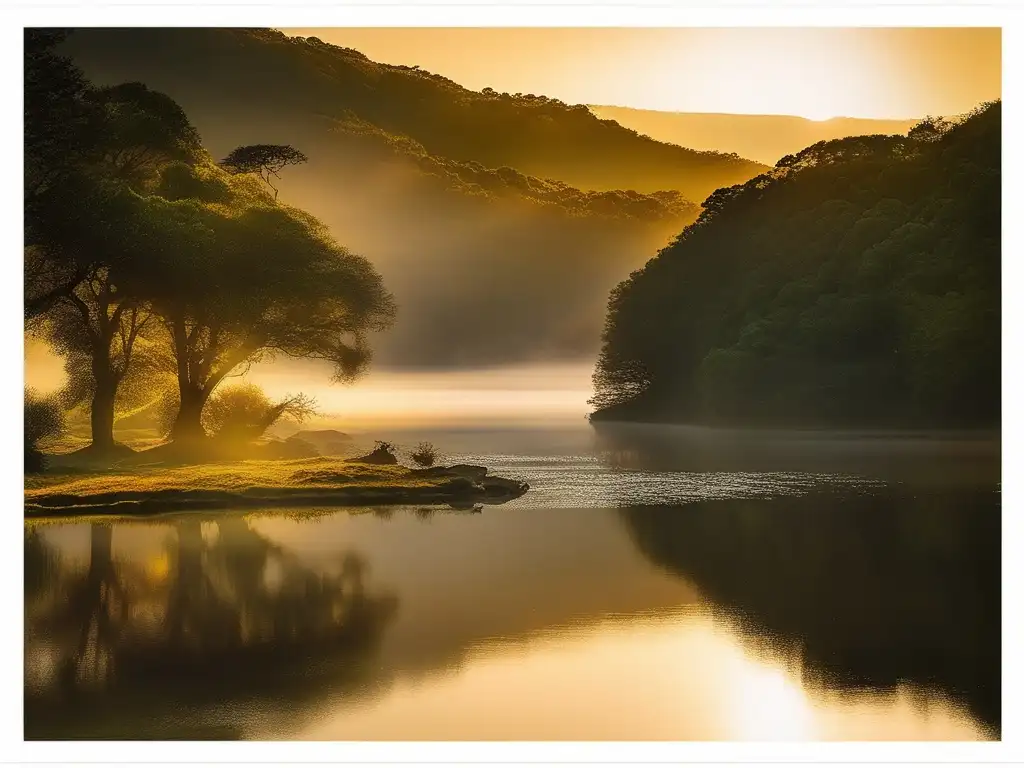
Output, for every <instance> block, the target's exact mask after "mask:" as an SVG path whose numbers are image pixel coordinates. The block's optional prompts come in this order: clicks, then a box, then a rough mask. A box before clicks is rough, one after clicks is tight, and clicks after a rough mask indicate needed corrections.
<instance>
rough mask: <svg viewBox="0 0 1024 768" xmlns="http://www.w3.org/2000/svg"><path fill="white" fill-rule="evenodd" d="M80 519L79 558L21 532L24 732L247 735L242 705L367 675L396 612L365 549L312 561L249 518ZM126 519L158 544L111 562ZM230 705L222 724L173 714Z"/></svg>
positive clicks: (292, 698) (288, 698)
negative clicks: (369, 575) (375, 581)
mask: <svg viewBox="0 0 1024 768" xmlns="http://www.w3.org/2000/svg"><path fill="white" fill-rule="evenodd" d="M76 527H77V528H80V529H81V528H83V527H84V528H87V531H88V553H87V555H86V556H85V557H84V562H82V560H81V559H79V558H75V557H69V556H66V555H65V552H64V551H63V550H65V549H67V550H72V549H73V547H71V546H68V545H65V546H64V547H62V548H58V550H57V551H56V552H53V551H50V545H49V544H47V543H46V541H45V538H44V536H43V535H41V532H40V531H39V530H37V529H32V530H29V531H28V532H27V533H26V538H25V547H26V606H25V611H26V616H25V619H26V622H25V624H26V650H25V666H26V691H25V695H26V700H25V726H26V728H25V730H26V737H27V738H82V737H85V738H90V737H92V738H96V737H99V738H103V737H109V738H181V737H185V738H196V737H203V736H215V737H231V736H238V735H240V734H241V732H243V730H244V728H243V722H244V717H241V715H244V713H245V711H246V706H247V705H246V699H247V698H251V697H267V696H270V697H273V698H274V699H275V700H276V701H277V702H278V704H279V705H281V706H295V705H296V702H301V701H303V700H305V699H307V698H309V697H315V696H316V695H319V694H320V693H321V692H322V690H323V687H324V684H325V682H326V681H329V682H330V683H331V684H338V682H339V680H340V681H342V682H345V681H349V682H356V681H358V679H359V674H360V671H361V670H362V669H363V668H365V666H366V663H367V661H368V659H369V657H371V656H372V654H373V652H374V649H375V648H376V646H377V644H378V642H379V638H380V636H381V633H382V631H383V629H384V627H385V626H386V624H387V622H388V621H389V620H390V619H391V617H392V616H393V614H394V612H395V609H396V606H397V601H396V598H395V597H394V596H393V595H390V594H387V593H378V592H375V591H373V590H370V589H368V588H367V585H366V564H365V563H364V561H363V560H362V559H361V558H360V557H359V555H358V554H357V553H355V552H351V551H341V552H339V554H338V556H337V558H335V562H334V563H333V566H334V567H333V568H331V567H328V568H325V569H317V570H313V569H311V568H308V567H307V566H306V565H305V564H304V563H303V562H302V561H301V560H300V559H299V558H297V557H295V556H294V554H292V553H290V552H288V551H287V550H285V549H283V548H281V547H279V546H277V545H275V544H274V543H273V542H271V541H269V540H267V539H266V538H264V537H262V536H260V535H259V534H258V533H256V532H255V531H254V530H253V529H252V528H251V527H250V526H249V524H248V522H247V521H246V520H245V519H244V518H241V517H236V516H231V515H225V516H220V517H218V518H216V520H215V521H214V522H207V523H203V522H201V521H200V520H199V519H198V518H197V517H194V516H192V517H182V518H178V519H176V520H175V522H174V524H173V526H166V525H164V526H160V525H121V526H112V525H110V524H109V523H104V522H95V523H92V524H90V525H88V526H76ZM115 528H117V529H119V532H124V533H126V534H128V538H131V534H133V533H134V534H136V538H138V536H137V534H139V533H142V534H143V537H142V538H143V539H145V538H146V536H145V534H147V533H148V534H150V536H149V537H148V538H149V539H150V542H149V543H150V546H149V547H146V546H145V542H143V544H142V546H139V542H138V541H137V542H136V543H135V546H134V547H131V548H130V555H129V557H125V558H115V557H114V555H113V547H112V542H113V533H114V530H115ZM133 529H134V530H133ZM64 532H65V533H75V531H72V530H65V531H64ZM78 532H81V531H78ZM153 534H156V535H157V536H159V539H158V540H157V541H158V543H157V545H156V546H155V547H154V546H152V543H153V542H152V539H153ZM147 550H148V551H147ZM30 585H31V586H30ZM321 674H323V675H325V676H326V677H325V678H322V679H321V678H318V675H321ZM225 703H229V704H230V705H231V707H232V708H233V709H234V711H232V712H230V713H229V714H228V716H227V717H225V718H222V722H221V723H219V724H218V723H217V722H216V718H211V719H210V720H208V721H207V722H206V723H203V722H201V721H202V718H199V719H198V720H199V722H196V718H189V722H188V723H187V725H184V726H183V725H181V724H180V723H176V722H175V718H176V717H178V716H180V715H182V714H186V715H187V714H188V713H190V712H194V711H198V710H201V709H203V708H209V707H213V706H215V705H218V704H225Z"/></svg>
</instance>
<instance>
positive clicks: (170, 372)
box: [25, 34, 394, 449]
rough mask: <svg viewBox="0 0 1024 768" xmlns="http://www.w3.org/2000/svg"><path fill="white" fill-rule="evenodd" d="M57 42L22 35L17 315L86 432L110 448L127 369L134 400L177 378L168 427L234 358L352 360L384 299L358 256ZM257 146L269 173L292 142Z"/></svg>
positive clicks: (200, 399) (387, 305)
mask: <svg viewBox="0 0 1024 768" xmlns="http://www.w3.org/2000/svg"><path fill="white" fill-rule="evenodd" d="M60 39H61V36H60V35H56V34H40V35H38V36H32V35H30V36H29V37H28V39H27V50H28V54H27V56H26V69H27V79H28V92H27V94H26V122H27V123H28V125H27V128H26V132H27V136H28V142H27V148H28V150H29V154H30V157H29V159H28V162H27V165H26V242H25V245H26V249H25V286H26V311H25V314H26V320H27V321H28V322H29V325H30V328H31V329H32V330H33V331H34V332H40V333H42V334H43V335H44V337H45V338H46V339H47V340H48V341H49V342H50V343H51V344H52V346H53V347H54V348H55V349H56V350H57V351H58V352H60V353H61V354H63V355H64V357H65V361H66V369H67V371H68V373H69V379H70V381H69V386H68V388H67V391H66V393H65V394H66V400H67V401H68V402H75V403H78V402H82V401H83V400H89V401H90V410H91V415H92V434H93V445H94V446H95V447H97V448H102V449H109V448H111V447H113V446H114V440H113V422H114V412H115V408H116V407H117V405H118V403H119V402H122V403H123V402H124V401H125V399H126V398H125V397H123V396H122V397H120V398H119V390H120V388H121V386H122V384H123V383H125V382H126V381H128V382H130V384H131V392H129V393H128V394H129V395H130V396H129V397H128V398H127V399H128V400H130V401H131V404H138V403H139V402H140V401H143V400H145V399H146V398H147V397H149V398H153V397H155V396H156V395H157V394H158V393H157V392H155V391H154V392H146V391H145V386H144V383H143V380H144V379H149V380H150V381H151V382H155V381H156V380H157V379H160V378H161V377H166V376H170V377H172V378H173V380H174V381H176V382H177V387H178V390H179V402H180V412H179V415H178V418H177V420H176V422H175V429H174V434H175V436H178V437H180V436H189V437H193V436H201V435H202V434H204V433H203V429H202V425H201V419H200V416H201V412H202V409H203V406H204V404H205V402H206V400H207V399H208V398H209V396H210V394H211V393H212V392H213V390H214V389H215V388H216V387H217V385H218V384H219V383H220V382H221V381H222V380H223V379H224V378H225V377H226V376H228V375H230V374H232V372H236V370H237V369H238V368H239V366H241V365H242V364H244V363H248V362H252V361H254V360H256V359H259V358H261V357H263V356H266V355H273V354H284V355H289V356H294V357H303V358H312V359H319V360H324V361H327V362H329V363H330V364H331V365H332V366H333V368H334V372H335V375H336V376H337V378H339V379H348V378H351V377H352V376H354V375H356V374H357V373H358V372H359V371H360V370H362V368H363V367H364V366H365V364H366V362H367V361H368V359H369V347H368V345H367V338H366V334H367V333H368V332H369V331H372V330H379V329H382V328H384V327H386V326H387V325H388V324H389V323H390V322H391V319H392V316H393V313H394V304H393V301H392V299H391V296H390V294H389V293H388V292H387V291H386V290H385V289H384V287H383V285H382V283H381V280H380V276H379V275H378V274H377V273H376V272H375V271H374V269H373V267H372V266H371V265H370V264H369V262H368V261H366V260H365V259H363V258H362V257H359V256H355V255H353V254H350V253H349V252H348V251H346V250H345V249H344V248H342V247H341V246H339V245H338V244H337V243H336V242H335V241H334V240H333V239H332V238H331V236H330V235H329V234H328V232H327V230H326V228H325V227H324V225H323V224H321V223H320V222H319V221H318V220H316V219H315V218H313V217H312V216H310V215H308V214H306V213H304V212H303V211H300V210H297V209H294V208H289V207H287V206H283V205H279V204H277V202H276V200H275V199H274V197H272V196H271V195H270V194H269V193H268V192H267V190H266V188H265V187H263V186H262V185H261V184H260V182H259V181H257V180H256V179H255V178H254V177H253V176H251V175H248V174H232V173H229V172H228V171H226V170H224V169H223V168H221V167H219V166H218V165H217V164H216V163H214V161H213V159H212V158H211V157H210V156H209V154H207V153H206V152H205V150H203V148H202V146H201V144H200V141H199V136H198V134H197V132H196V131H195V129H194V128H193V127H192V125H191V124H190V123H189V121H188V118H187V116H186V115H185V113H184V112H183V111H182V110H181V108H180V107H179V106H178V105H177V104H176V103H175V102H174V101H173V100H172V99H170V98H169V97H167V96H165V95H164V94H161V93H157V92H154V91H151V90H150V89H148V88H147V87H146V86H144V85H142V84H140V83H125V84H122V85H117V86H112V87H107V88H92V87H90V86H89V85H88V83H86V82H85V81H84V80H83V79H82V78H81V76H80V74H79V73H78V72H77V71H76V70H75V69H74V68H73V67H72V66H71V65H70V64H68V62H67V61H66V60H64V59H61V58H60V57H57V56H55V55H54V54H53V52H52V47H53V45H55V43H56V42H58V41H59V40H60ZM61 121H64V122H66V123H68V124H69V125H72V126H74V127H75V128H76V130H75V131H71V132H68V131H65V130H63V129H62V127H61V125H60V124H59V123H61ZM243 149H245V148H243ZM248 149H259V147H255V148H253V147H250V148H248ZM270 149H271V150H275V151H276V154H275V153H271V154H272V155H274V156H273V157H263V156H262V155H261V156H260V157H261V158H262V159H261V160H260V162H262V163H264V164H267V163H269V164H270V166H268V167H269V169H270V170H269V171H268V172H275V171H274V169H275V168H277V167H278V166H277V165H274V163H278V164H280V163H286V164H287V163H289V162H293V161H296V160H297V158H298V157H299V156H301V153H297V152H295V151H294V150H290V148H288V147H285V148H283V149H288V150H290V152H289V153H284V154H282V152H280V151H279V150H281V149H282V148H281V147H276V148H275V147H270ZM275 158H276V159H275ZM302 158H303V159H304V156H302ZM250 159H252V158H250ZM256 159H257V160H259V159H260V158H256ZM140 348H141V350H142V352H141V357H142V359H141V360H140ZM140 374H144V375H140ZM153 389H158V387H157V386H156V385H155V384H154V385H153Z"/></svg>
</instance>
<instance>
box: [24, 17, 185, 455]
mask: <svg viewBox="0 0 1024 768" xmlns="http://www.w3.org/2000/svg"><path fill="white" fill-rule="evenodd" d="M56 39H57V38H55V37H53V36H50V37H45V38H44V39H43V40H42V42H39V43H38V44H37V45H38V47H40V48H41V50H42V53H40V54H38V56H37V58H40V59H41V60H43V61H44V62H48V65H47V66H49V67H50V69H52V70H57V71H59V72H63V77H64V79H65V80H67V81H68V82H69V83H70V84H69V85H66V86H65V87H64V88H63V89H62V90H61V91H60V93H62V94H64V101H63V102H62V101H59V100H56V99H55V98H52V97H51V98H50V99H49V100H48V101H47V100H46V99H43V98H42V97H39V96H37V95H33V96H32V98H31V99H29V101H31V102H33V104H34V105H35V106H34V107H33V109H32V110H31V111H30V112H27V114H26V121H27V123H30V125H29V127H28V128H27V131H28V132H29V133H30V134H31V136H32V137H33V139H32V141H31V143H30V144H31V148H33V151H34V152H35V153H36V155H37V158H36V160H35V162H34V163H33V165H32V168H31V173H28V172H27V177H26V208H27V214H26V216H27V221H26V230H27V232H28V235H27V240H26V244H27V246H28V247H27V248H26V257H25V285H26V305H25V306H26V319H27V320H29V321H30V324H31V326H32V327H33V328H35V329H36V330H41V331H42V333H43V335H44V336H45V337H46V338H47V339H48V340H49V341H50V342H51V344H52V345H53V346H54V347H55V348H56V349H57V350H58V351H59V352H61V353H63V354H64V355H65V356H66V359H67V360H68V362H69V364H70V365H71V368H72V369H73V373H74V375H75V376H77V378H78V382H77V383H79V384H82V383H84V382H86V381H87V384H86V386H85V389H83V388H82V387H78V391H77V393H76V398H75V399H81V396H82V395H83V394H84V392H85V391H86V390H88V392H89V397H90V399H91V420H92V436H93V446H94V447H95V448H96V449H98V450H109V449H111V448H113V447H114V438H113V423H114V404H115V400H116V399H117V390H118V387H119V386H120V384H121V382H122V381H123V380H124V377H125V376H126V375H127V372H128V370H129V366H130V364H131V361H132V356H133V352H134V349H135V346H136V342H137V341H138V339H139V335H140V334H141V333H142V332H143V331H144V330H145V328H146V326H147V324H149V323H150V320H151V318H152V314H151V312H150V311H149V308H148V305H147V295H148V292H149V289H148V286H149V285H150V284H151V280H150V278H151V277H152V273H151V272H149V266H150V264H149V253H148V252H149V251H150V250H151V249H152V247H153V242H154V240H155V239H156V238H159V237H160V236H161V235H162V234H163V233H162V231H161V229H162V228H163V227H161V226H157V222H154V221H153V215H154V212H156V213H160V212H161V206H160V205H159V204H158V203H157V204H156V205H154V199H153V198H152V197H150V196H148V194H147V193H148V192H149V191H150V190H151V188H152V187H153V186H154V185H155V184H158V183H160V182H161V180H162V170H163V169H164V168H166V167H167V166H168V165H171V164H181V163H190V162H191V163H194V162H197V161H201V160H202V157H203V153H202V150H201V146H200V143H199V136H198V133H197V132H196V130H195V128H193V127H192V125H191V124H190V123H189V121H188V118H187V117H186V115H185V113H184V112H183V111H182V110H181V108H180V107H179V106H178V105H177V104H176V103H175V102H174V101H173V100H172V99H170V98H169V97H167V96H166V95H164V94H161V93H158V92H155V91H151V90H149V89H148V88H147V87H146V86H144V85H142V84H140V83H125V84H121V85H117V86H112V87H107V88H99V89H96V88H91V87H89V86H88V84H87V83H85V82H84V80H82V79H81V77H80V74H79V73H77V70H74V69H73V68H70V65H67V64H65V63H63V60H61V59H59V57H54V56H53V54H52V52H49V48H46V47H45V45H50V46H52V45H53V44H54V40H56ZM44 44H45V45H44ZM32 66H33V67H35V69H43V66H42V64H38V63H36V64H33V65H32ZM61 67H63V69H61ZM55 78H56V76H55V75H51V76H50V77H49V79H48V80H47V79H46V78H43V77H42V76H41V75H40V76H38V77H36V78H35V79H37V80H41V81H42V82H44V83H45V82H48V81H52V80H54V79H55ZM33 87H37V88H38V87H41V86H33ZM69 101H70V102H71V103H65V102H69ZM68 115H71V116H72V117H73V118H75V119H76V120H77V122H78V124H79V125H78V127H79V128H80V130H81V131H82V135H78V134H76V135H67V133H66V132H65V131H63V130H62V129H61V128H60V126H59V125H55V124H54V123H57V122H60V121H63V120H67V119H69V118H68ZM83 135H84V136H85V138H84V139H83V138H82V136H83ZM62 147H66V148H67V153H66V154H65V153H62V151H61V148H62ZM55 157H56V158H57V159H54V158H55ZM86 358H87V359H88V360H89V361H90V363H89V370H88V374H85V372H84V371H83V370H82V368H83V364H84V360H85V359H86Z"/></svg>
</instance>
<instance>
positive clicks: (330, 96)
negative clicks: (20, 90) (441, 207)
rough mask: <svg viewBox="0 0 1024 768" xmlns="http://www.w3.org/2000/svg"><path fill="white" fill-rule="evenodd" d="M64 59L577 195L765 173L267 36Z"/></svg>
mask: <svg viewBox="0 0 1024 768" xmlns="http://www.w3.org/2000/svg"><path fill="white" fill-rule="evenodd" d="M67 51H68V53H69V54H70V55H72V57H73V58H75V59H76V60H77V61H78V62H79V64H80V65H81V66H82V67H83V68H84V69H85V71H86V73H87V74H89V75H90V76H91V77H93V78H94V79H100V80H104V79H106V78H107V77H110V76H115V77H116V78H117V79H125V78H126V77H130V78H133V79H138V80H142V81H143V82H145V83H146V84H147V85H149V86H150V87H152V88H157V89H159V90H162V91H165V92H167V93H168V94H169V95H171V96H172V97H173V98H175V99H176V100H177V101H178V102H179V103H180V104H181V105H182V106H183V107H184V108H185V110H186V111H187V112H188V113H189V114H190V115H195V117H194V118H193V119H195V120H196V121H199V120H200V118H199V115H200V114H202V113H203V112H205V111H206V110H205V109H204V108H203V107H204V106H206V107H208V106H217V107H219V109H220V111H221V114H222V115H224V114H225V113H230V112H234V111H235V110H240V111H241V112H244V113H247V114H251V113H257V114H258V113H265V114H267V115H268V116H274V117H276V118H277V119H278V120H286V119H290V118H293V117H295V116H300V117H309V116H313V115H320V116H324V117H327V118H333V119H340V118H343V117H345V116H346V115H347V114H349V113H351V114H353V115H355V116H357V117H358V118H359V119H361V120H364V121H366V122H368V123H370V124H372V125H374V126H377V127H378V128H380V129H381V130H383V131H385V132H387V133H390V134H395V135H399V136H406V137H409V138H411V139H413V140H414V141H416V142H418V143H419V144H420V145H422V146H423V147H424V149H425V150H426V151H427V152H428V153H430V154H431V155H436V156H441V157H445V158H450V159H452V160H457V161H462V162H471V161H475V162H478V163H481V164H483V165H485V166H487V167H490V168H500V167H502V166H509V167H512V168H515V169H517V170H519V171H521V172H523V173H525V174H529V175H533V176H540V177H545V178H554V179H558V180H560V181H563V182H565V183H567V184H569V185H571V186H575V187H580V188H584V189H596V190H611V189H634V190H637V191H641V192H653V191H658V190H666V189H671V190H676V191H678V192H680V193H681V194H682V195H684V196H685V197H687V198H689V199H692V200H696V201H698V202H699V201H700V200H702V199H703V198H704V197H705V196H707V195H708V194H710V193H711V192H712V191H714V190H715V189H717V188H718V187H720V186H723V185H727V184H734V183H736V182H738V181H745V180H746V179H748V178H750V177H751V176H753V175H755V174H756V173H759V172H760V171H762V170H764V168H763V167H761V166H759V164H757V163H752V162H750V161H748V160H743V159H742V158H739V157H737V156H734V155H726V154H722V153H719V152H710V151H695V150H691V149H685V148H683V147H680V146H675V145H672V144H666V143H662V142H659V141H655V140H653V139H650V138H647V137H645V136H641V135H639V134H638V133H636V132H635V131H633V130H630V129H629V128H624V127H623V126H621V125H619V124H618V123H616V122H615V121H613V120H601V119H599V118H597V117H595V116H594V115H593V114H592V113H591V112H590V111H589V110H588V109H587V107H585V106H583V105H569V104H564V103H563V102H561V101H558V100H557V99H549V98H546V97H544V96H539V95H534V94H527V95H522V94H505V93H497V92H494V91H489V90H485V91H484V92H476V91H470V90H468V89H466V88H463V87H461V86H460V85H458V84H457V83H455V82H453V81H451V80H448V79H447V78H444V77H441V76H439V75H434V74H431V73H429V72H425V71H423V70H420V69H419V68H416V67H403V66H392V65H386V64H378V63H376V62H373V61H370V60H369V59H368V58H366V57H365V56H364V55H363V54H361V53H359V52H358V51H354V50H351V49H347V48H341V47H338V46H333V45H329V44H327V43H323V42H321V41H320V40H318V39H317V38H294V37H287V36H285V35H284V34H283V33H281V32H277V31H272V30H245V29H131V30H127V29H82V30H78V31H77V32H76V34H75V35H74V36H73V38H72V39H71V40H70V41H69V42H68V46H67ZM115 73H116V74H115ZM210 102H213V104H212V105H211V104H210ZM222 119H223V118H222ZM200 127H202V126H200Z"/></svg>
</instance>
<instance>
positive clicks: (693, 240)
mask: <svg viewBox="0 0 1024 768" xmlns="http://www.w3.org/2000/svg"><path fill="white" fill-rule="evenodd" d="M1000 130H1001V104H1000V103H999V102H995V103H990V104H984V105H982V106H980V107H978V108H977V109H976V110H974V111H973V112H972V113H970V114H969V115H967V116H964V117H962V118H960V119H954V120H950V121H941V120H930V121H924V122H922V123H920V124H919V125H917V126H915V128H913V129H912V130H911V131H910V132H909V133H908V135H907V136H864V137H853V138H847V139H839V140H834V141H827V142H821V143H819V144H815V145H813V146H811V147H808V148H807V149H805V150H803V151H802V152H799V153H797V154H796V155H790V156H787V157H784V158H782V159H781V160H780V161H779V162H778V164H777V165H776V167H775V168H774V169H772V170H771V171H769V172H767V173H765V174H763V175H761V176H758V177H756V178H754V179H751V180H750V181H748V182H747V183H745V184H742V185H738V186H734V187H730V188H725V189H721V190H718V191H717V192H716V193H715V194H714V195H712V196H711V197H710V198H709V199H708V200H707V201H706V203H705V209H704V212H703V213H702V215H701V217H700V218H699V219H698V221H697V222H696V223H694V224H692V225H690V226H688V227H687V228H686V229H685V230H684V231H683V233H682V234H681V235H680V236H679V237H678V238H677V239H676V240H675V242H673V243H672V244H671V245H670V246H668V247H667V248H665V249H663V250H662V251H661V252H660V253H659V254H658V256H657V257H655V258H654V259H652V260H651V261H650V262H648V264H647V265H646V266H645V267H643V268H642V269H640V270H638V271H637V272H635V273H633V274H632V275H631V276H630V278H629V279H628V280H626V281H625V282H623V283H622V284H621V285H619V286H618V287H617V288H616V289H615V290H614V291H613V293H612V296H611V299H610V301H609V314H608V317H607V320H606V327H605V331H604V336H603V350H602V353H601V356H600V359H599V363H598V366H597V370H596V372H595V376H594V383H595V389H596V393H595V399H594V401H593V402H594V404H595V405H596V406H597V411H596V412H595V414H593V418H595V419H599V420H600V419H604V420H641V421H692V422H703V423H716V422H718V423H723V422H724V423H731V424H762V425H768V424H771V425H805V426H826V425H828V426H832V425H856V426H869V425H877V426H883V425H884V426H938V425H942V426H981V425H985V426H993V425H997V424H998V423H999V418H1000V200H1001V198H1000V182H1001V174H1000V158H1001V140H1000Z"/></svg>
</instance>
